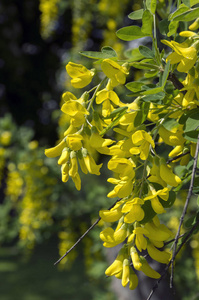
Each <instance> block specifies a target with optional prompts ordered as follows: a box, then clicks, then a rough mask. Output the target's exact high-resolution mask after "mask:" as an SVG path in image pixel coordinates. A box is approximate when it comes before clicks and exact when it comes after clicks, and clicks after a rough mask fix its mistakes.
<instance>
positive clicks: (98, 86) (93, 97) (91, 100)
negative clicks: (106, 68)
mask: <svg viewBox="0 0 199 300" xmlns="http://www.w3.org/2000/svg"><path fill="white" fill-rule="evenodd" d="M106 79H107V77H105V78H104V79H103V80H102V81H101V82H100V83H99V84H98V85H97V87H96V90H95V92H94V93H93V96H92V97H91V99H90V102H89V104H88V107H87V111H89V110H90V108H91V106H92V105H93V101H94V99H95V96H96V94H97V92H98V91H99V89H100V88H101V86H102V84H103V83H104V82H105V80H106Z"/></svg>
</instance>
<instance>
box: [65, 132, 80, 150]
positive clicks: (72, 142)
mask: <svg viewBox="0 0 199 300" xmlns="http://www.w3.org/2000/svg"><path fill="white" fill-rule="evenodd" d="M82 140H83V136H82V135H81V134H68V135H67V137H66V142H67V144H68V147H69V148H70V149H71V150H74V151H77V150H80V149H81V148H82Z"/></svg>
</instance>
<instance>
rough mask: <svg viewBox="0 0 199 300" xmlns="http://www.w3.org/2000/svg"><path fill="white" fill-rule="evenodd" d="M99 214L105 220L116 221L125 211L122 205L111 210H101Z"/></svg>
mask: <svg viewBox="0 0 199 300" xmlns="http://www.w3.org/2000/svg"><path fill="white" fill-rule="evenodd" d="M99 215H100V218H101V219H102V220H103V221H104V222H115V221H118V220H119V219H120V218H121V217H122V215H123V213H122V211H121V207H118V208H116V209H115V208H112V209H110V210H100V212H99Z"/></svg>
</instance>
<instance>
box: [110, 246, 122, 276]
mask: <svg viewBox="0 0 199 300" xmlns="http://www.w3.org/2000/svg"><path fill="white" fill-rule="evenodd" d="M125 258H126V251H125V249H124V248H123V247H122V248H121V250H120V251H119V253H118V255H117V257H116V259H115V261H114V262H113V263H112V264H111V265H110V266H109V267H108V268H107V269H106V271H105V274H106V275H107V276H113V275H117V274H120V273H121V271H122V269H123V260H124V259H125Z"/></svg>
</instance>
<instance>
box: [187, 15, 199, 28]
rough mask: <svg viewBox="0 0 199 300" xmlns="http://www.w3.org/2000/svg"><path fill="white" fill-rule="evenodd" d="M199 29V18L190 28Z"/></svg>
mask: <svg viewBox="0 0 199 300" xmlns="http://www.w3.org/2000/svg"><path fill="white" fill-rule="evenodd" d="M198 28H199V18H197V19H196V20H195V21H194V22H193V23H192V24H191V25H190V26H189V29H190V30H197V29H198Z"/></svg>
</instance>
